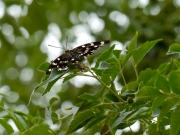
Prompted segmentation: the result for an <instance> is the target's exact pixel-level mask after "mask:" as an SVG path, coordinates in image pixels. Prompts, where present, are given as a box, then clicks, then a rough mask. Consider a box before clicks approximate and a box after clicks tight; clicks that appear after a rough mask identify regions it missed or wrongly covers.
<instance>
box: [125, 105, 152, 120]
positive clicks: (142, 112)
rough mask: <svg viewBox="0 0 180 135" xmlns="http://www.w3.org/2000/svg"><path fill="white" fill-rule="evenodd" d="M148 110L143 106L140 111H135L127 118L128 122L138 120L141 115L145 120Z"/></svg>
mask: <svg viewBox="0 0 180 135" xmlns="http://www.w3.org/2000/svg"><path fill="white" fill-rule="evenodd" d="M148 110H149V107H147V106H144V107H141V108H140V109H138V110H137V111H135V112H134V113H132V114H131V115H130V116H129V117H128V119H127V120H128V121H132V120H138V119H140V118H141V116H142V115H146V118H147V112H148Z"/></svg>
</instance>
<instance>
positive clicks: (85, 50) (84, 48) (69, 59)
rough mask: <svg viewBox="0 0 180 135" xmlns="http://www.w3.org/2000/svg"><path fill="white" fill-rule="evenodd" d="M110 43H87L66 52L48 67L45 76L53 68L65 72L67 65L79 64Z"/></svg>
mask: <svg viewBox="0 0 180 135" xmlns="http://www.w3.org/2000/svg"><path fill="white" fill-rule="evenodd" d="M109 42H110V41H109V40H105V41H97V42H91V43H87V44H84V45H81V46H78V47H76V48H74V49H72V50H67V51H66V53H65V54H63V55H61V56H59V57H57V58H56V59H55V60H54V61H53V62H52V63H51V65H50V66H49V68H48V70H47V71H46V74H47V75H49V74H50V73H51V72H52V70H53V69H54V68H57V69H58V70H59V71H60V70H67V69H68V68H69V64H70V63H72V64H75V63H79V62H81V61H83V60H84V57H86V56H88V55H91V54H93V53H94V51H95V50H97V49H98V48H99V47H101V46H103V45H105V44H108V43H109Z"/></svg>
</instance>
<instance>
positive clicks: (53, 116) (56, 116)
mask: <svg viewBox="0 0 180 135" xmlns="http://www.w3.org/2000/svg"><path fill="white" fill-rule="evenodd" d="M51 119H52V121H53V124H55V123H57V122H59V119H58V115H57V113H56V112H52V113H51Z"/></svg>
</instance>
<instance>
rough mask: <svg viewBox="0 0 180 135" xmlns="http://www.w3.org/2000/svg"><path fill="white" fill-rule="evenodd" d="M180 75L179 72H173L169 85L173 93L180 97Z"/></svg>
mask: <svg viewBox="0 0 180 135" xmlns="http://www.w3.org/2000/svg"><path fill="white" fill-rule="evenodd" d="M179 83H180V73H179V72H177V71H172V72H171V73H170V75H169V85H170V88H171V90H172V92H174V93H176V94H178V95H180V85H179Z"/></svg>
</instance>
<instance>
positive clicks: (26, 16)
mask: <svg viewBox="0 0 180 135" xmlns="http://www.w3.org/2000/svg"><path fill="white" fill-rule="evenodd" d="M0 6H1V7H2V11H4V13H3V14H2V15H1V14H0V18H1V19H0V24H1V27H0V49H1V53H0V60H1V62H2V64H1V66H0V67H1V72H0V80H1V81H0V84H1V86H0V95H1V98H0V103H1V104H0V108H1V109H0V112H1V118H0V125H1V126H0V129H1V130H0V133H1V134H12V133H18V134H37V135H40V134H71V133H72V134H95V133H97V132H100V133H101V134H116V133H117V131H118V130H123V129H125V128H128V129H129V131H128V132H127V133H125V132H123V134H133V132H134V131H133V130H132V129H131V127H130V126H131V125H133V124H134V123H135V122H137V121H139V122H140V129H139V131H138V132H136V133H135V132H134V134H142V133H146V134H148V135H151V134H167V135H168V134H171V135H176V134H177V135H178V134H179V133H180V131H179V123H180V122H179V118H178V117H179V116H178V114H179V110H180V108H179V93H180V92H179V89H180V88H179V80H180V76H179V66H180V62H179V52H180V51H179V50H180V44H179V43H178V42H179V40H180V39H179V18H178V14H179V8H178V7H179V5H178V2H177V1H174V3H173V2H172V1H170V0H168V1H158V2H155V1H149V3H148V4H145V5H143V3H141V2H140V1H138V0H133V1H132V0H128V1H126V0H119V1H104V2H103V1H98V0H95V1H88V0H87V1H85V2H84V1H83V2H82V1H78V0H74V1H71V2H67V1H43V0H38V1H29V2H28V1H25V2H23V1H3V2H0ZM3 9H4V10H3ZM13 9H16V10H13ZM18 10H19V11H20V12H19V13H18ZM13 11H14V12H13ZM15 11H16V12H15ZM97 20H98V21H97ZM97 22H98V23H99V24H100V25H99V24H96V23H97ZM96 25H97V26H98V27H96ZM53 28H55V29H53ZM82 29H83V30H85V31H82ZM57 31H59V33H58V32H57ZM136 31H138V33H137V32H136ZM87 33H89V35H88V37H90V40H95V39H97V40H106V39H110V40H111V41H112V43H111V46H106V47H103V48H102V49H101V50H99V51H97V52H96V53H95V54H94V55H93V56H90V57H88V60H87V61H88V64H87V63H86V64H84V65H85V67H86V72H80V71H79V70H78V69H72V70H70V71H68V72H58V71H56V70H53V73H52V74H51V75H50V76H44V77H42V76H43V75H44V72H45V71H46V69H47V68H48V66H49V63H48V62H45V61H46V56H47V52H46V51H47V50H46V49H45V48H44V47H43V45H44V43H45V44H46V46H47V45H48V44H51V43H49V42H48V43H47V42H45V41H46V39H47V37H48V35H53V34H54V35H55V37H56V39H57V40H59V41H60V42H61V43H63V44H65V36H66V35H68V37H69V44H70V45H71V43H72V42H73V41H75V42H77V40H76V39H79V38H86V37H84V35H86V34H87ZM134 33H136V34H135V36H134V37H133V35H134ZM80 36H82V37H80ZM132 37H133V38H132ZM131 38H132V39H131ZM85 40H88V39H85ZM113 41H116V42H113ZM119 44H123V45H125V47H124V48H126V50H124V49H123V50H122V49H117V48H116V47H118V46H119ZM68 47H69V48H70V47H71V46H68ZM103 49H104V50H103ZM57 56H58V54H57ZM41 63H42V64H41ZM92 63H93V65H94V66H92V65H91V64H92ZM38 66H39V68H37V67H38ZM36 69H37V70H36ZM38 70H39V71H42V72H38ZM77 76H78V77H80V78H81V80H82V81H83V79H84V77H85V78H93V79H94V80H97V82H96V83H94V84H93V83H92V82H89V83H85V84H83V83H82V84H81V83H79V82H78V84H76V81H77V80H78V79H77ZM74 78H76V79H74ZM73 79H74V80H75V81H74V82H73V81H72V80H73ZM80 82H81V81H80ZM117 84H120V85H121V87H117ZM30 97H31V98H30ZM29 101H30V102H29ZM28 102H29V105H28V106H27V104H28Z"/></svg>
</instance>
